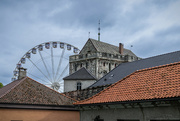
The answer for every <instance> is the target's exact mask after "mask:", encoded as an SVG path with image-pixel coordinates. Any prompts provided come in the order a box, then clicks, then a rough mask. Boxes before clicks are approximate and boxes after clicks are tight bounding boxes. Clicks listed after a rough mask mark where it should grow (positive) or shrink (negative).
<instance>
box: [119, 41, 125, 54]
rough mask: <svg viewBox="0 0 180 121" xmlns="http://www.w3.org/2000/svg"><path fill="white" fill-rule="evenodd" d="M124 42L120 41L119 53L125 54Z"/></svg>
mask: <svg viewBox="0 0 180 121" xmlns="http://www.w3.org/2000/svg"><path fill="white" fill-rule="evenodd" d="M123 46H124V45H123V44H122V43H119V53H120V54H121V55H123V50H124V48H123Z"/></svg>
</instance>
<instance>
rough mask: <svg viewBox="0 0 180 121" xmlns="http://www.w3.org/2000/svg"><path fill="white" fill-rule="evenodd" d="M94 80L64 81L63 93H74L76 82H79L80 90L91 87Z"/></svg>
mask: <svg viewBox="0 0 180 121" xmlns="http://www.w3.org/2000/svg"><path fill="white" fill-rule="evenodd" d="M95 81H96V80H64V92H69V91H74V90H76V89H77V82H81V83H82V85H81V89H85V88H87V87H89V86H90V85H92V84H93V83H94V82H95Z"/></svg>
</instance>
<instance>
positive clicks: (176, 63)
mask: <svg viewBox="0 0 180 121" xmlns="http://www.w3.org/2000/svg"><path fill="white" fill-rule="evenodd" d="M178 64H180V62H175V63H170V64H165V65H160V66H155V67H151V68H146V69H141V70H136V71H135V72H133V73H131V74H129V75H127V76H126V77H124V78H122V79H121V80H119V81H117V82H116V83H114V84H112V85H110V86H109V87H107V88H106V89H104V90H102V91H100V92H99V93H97V94H96V95H94V96H92V97H90V98H88V99H85V100H82V101H77V102H75V103H73V104H75V105H78V103H83V102H85V101H87V100H90V99H92V98H94V97H96V96H98V95H100V94H101V93H103V92H104V91H106V90H108V89H110V88H111V87H113V86H115V85H117V84H118V83H121V82H122V81H123V80H125V79H126V78H128V77H130V76H131V75H134V74H136V73H139V72H143V71H147V70H153V69H157V68H163V67H168V66H173V65H178Z"/></svg>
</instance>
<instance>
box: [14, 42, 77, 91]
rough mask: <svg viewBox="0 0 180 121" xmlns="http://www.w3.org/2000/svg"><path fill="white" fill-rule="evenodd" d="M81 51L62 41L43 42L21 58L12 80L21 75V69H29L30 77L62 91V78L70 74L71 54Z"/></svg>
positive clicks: (28, 74)
mask: <svg viewBox="0 0 180 121" xmlns="http://www.w3.org/2000/svg"><path fill="white" fill-rule="evenodd" d="M79 51H80V50H79V49H78V48H77V47H74V46H73V45H70V44H67V43H64V42H60V41H50V42H45V43H41V44H39V45H37V46H35V47H33V48H31V49H30V50H29V51H27V52H26V53H25V54H24V55H23V57H22V58H21V59H20V60H19V62H18V63H17V65H16V68H15V70H14V71H13V77H12V81H14V80H17V79H18V78H19V77H20V69H25V70H26V69H27V76H28V77H30V78H33V79H34V80H36V81H39V82H40V83H43V84H45V85H47V86H49V87H51V88H52V89H54V90H56V91H60V92H62V91H63V87H64V86H63V80H62V78H63V77H64V76H67V75H68V74H69V73H68V67H69V56H70V55H73V54H77V53H78V52H79Z"/></svg>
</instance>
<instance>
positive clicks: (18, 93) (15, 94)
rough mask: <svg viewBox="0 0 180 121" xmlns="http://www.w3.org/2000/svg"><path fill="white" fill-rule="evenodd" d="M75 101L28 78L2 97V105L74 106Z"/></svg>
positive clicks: (0, 101)
mask: <svg viewBox="0 0 180 121" xmlns="http://www.w3.org/2000/svg"><path fill="white" fill-rule="evenodd" d="M13 83H14V82H12V84H13ZM12 84H11V85H12ZM74 101H75V100H73V99H71V98H69V97H67V96H65V95H64V94H60V93H59V92H56V91H55V90H52V89H50V88H49V87H46V86H44V85H42V84H40V83H39V82H36V81H34V80H32V79H31V78H28V77H25V78H24V79H22V80H21V81H20V82H19V83H18V84H16V85H14V87H11V88H9V90H7V91H6V92H5V93H4V94H3V95H1V97H0V103H18V104H19V103H20V104H41V105H42V104H44V105H72V103H73V102H74Z"/></svg>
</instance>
